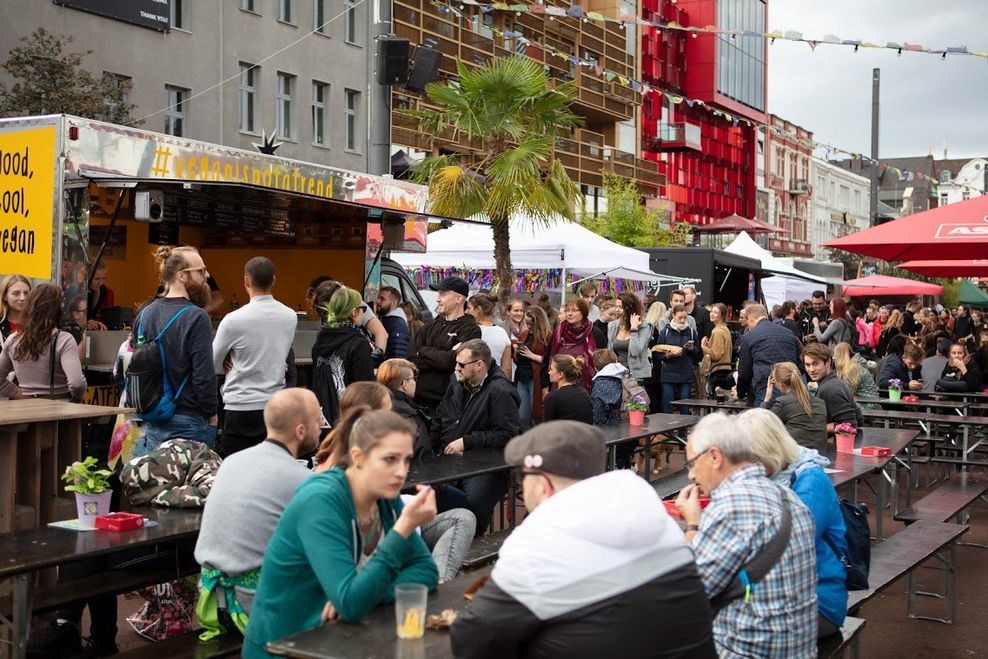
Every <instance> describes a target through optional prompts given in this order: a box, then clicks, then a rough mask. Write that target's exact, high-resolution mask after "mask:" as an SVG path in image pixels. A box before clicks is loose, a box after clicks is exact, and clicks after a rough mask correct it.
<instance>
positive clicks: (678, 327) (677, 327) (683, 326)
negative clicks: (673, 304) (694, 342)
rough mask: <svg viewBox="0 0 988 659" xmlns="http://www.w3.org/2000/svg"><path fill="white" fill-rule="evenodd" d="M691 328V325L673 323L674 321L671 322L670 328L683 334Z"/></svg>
mask: <svg viewBox="0 0 988 659" xmlns="http://www.w3.org/2000/svg"><path fill="white" fill-rule="evenodd" d="M689 326H690V324H689V323H677V322H675V321H672V320H670V321H669V327H671V328H673V329H674V330H676V331H677V332H683V331H685V330H686V328H687V327H689Z"/></svg>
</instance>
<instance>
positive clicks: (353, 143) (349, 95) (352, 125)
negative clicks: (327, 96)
mask: <svg viewBox="0 0 988 659" xmlns="http://www.w3.org/2000/svg"><path fill="white" fill-rule="evenodd" d="M343 96H344V98H345V101H344V105H343V120H344V125H343V129H344V134H343V144H344V148H346V150H347V151H356V150H357V109H358V106H359V105H360V92H355V91H353V90H352V89H347V90H346V91H344V92H343Z"/></svg>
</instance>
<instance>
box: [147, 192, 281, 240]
mask: <svg viewBox="0 0 988 659" xmlns="http://www.w3.org/2000/svg"><path fill="white" fill-rule="evenodd" d="M162 224H173V225H182V226H195V227H203V228H217V229H227V230H233V231H237V232H238V233H240V234H242V235H243V236H247V235H248V234H252V235H263V236H275V237H279V238H288V239H293V238H294V237H295V223H294V222H293V221H292V218H291V217H290V215H289V214H288V211H286V210H283V209H280V208H266V207H260V206H252V205H248V204H239V203H234V202H230V201H221V200H215V199H198V198H195V197H186V196H183V195H174V194H165V195H164V210H163V214H162Z"/></svg>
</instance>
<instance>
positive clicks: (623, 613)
mask: <svg viewBox="0 0 988 659" xmlns="http://www.w3.org/2000/svg"><path fill="white" fill-rule="evenodd" d="M504 458H505V460H506V461H507V462H508V463H509V464H511V465H513V466H515V467H517V468H518V469H519V470H520V472H521V473H520V475H519V479H521V483H522V488H523V489H524V496H525V506H526V507H527V508H528V510H529V515H528V517H527V518H525V521H524V522H523V523H522V524H521V525H520V526H518V527H517V528H515V530H514V531H512V533H511V535H509V536H508V538H507V539H506V540H505V541H504V544H503V545H502V546H501V550H500V553H499V558H498V562H497V565H495V566H494V570H493V572H491V577H490V579H489V580H488V581H487V583H486V584H485V585H484V586H483V587H482V588H481V589H480V590H479V591H477V593H476V594H475V595H474V598H473V601H472V602H471V603H470V606H469V607H468V608H467V609H466V610H464V611H462V612H461V613H460V614H459V616H458V617H457V619H456V622H454V623H453V627H452V629H451V640H452V645H453V655H454V656H456V657H457V658H458V659H473V658H475V657H476V658H478V659H479V658H481V657H612V656H614V657H653V656H659V655H661V656H680V657H687V656H688V657H700V658H704V659H706V658H708V657H709V658H710V659H713V658H714V657H716V656H717V653H716V649H715V647H714V641H713V631H712V620H713V614H712V613H711V609H710V602H709V600H708V599H707V594H706V591H704V589H703V582H702V581H701V580H700V577H699V574H698V572H697V569H696V565H695V563H694V562H693V552H692V551H691V550H690V548H689V546H688V545H687V544H686V540H685V539H684V538H683V533H682V531H680V529H679V527H678V525H677V524H676V523H675V522H674V521H673V520H672V518H670V517H669V515H668V513H666V510H665V507H664V506H663V504H662V502H661V500H660V499H659V497H658V496H657V495H656V494H655V490H653V489H652V487H651V485H649V484H648V483H647V482H646V481H645V480H644V479H641V478H639V477H638V476H636V475H635V474H634V473H633V472H632V471H630V470H627V469H622V470H617V471H609V472H605V471H604V469H605V464H606V460H607V448H606V444H605V442H604V435H603V434H602V433H601V431H600V430H599V429H597V428H596V427H594V426H591V425H587V424H584V423H580V422H578V421H550V422H548V423H543V424H541V425H538V426H536V427H535V428H533V429H532V430H529V431H528V432H526V433H524V434H523V435H520V436H518V437H515V438H514V439H512V440H511V441H510V442H509V443H508V445H507V446H506V447H505V449H504ZM656 639H661V641H660V642H658V643H659V645H656V643H657V641H656Z"/></svg>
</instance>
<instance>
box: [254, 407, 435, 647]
mask: <svg viewBox="0 0 988 659" xmlns="http://www.w3.org/2000/svg"><path fill="white" fill-rule="evenodd" d="M414 436H415V429H414V428H413V427H412V425H411V424H410V423H409V422H408V421H407V420H405V419H403V418H402V417H400V416H398V415H397V414H395V413H394V412H391V411H370V409H369V408H368V407H365V406H360V407H357V408H354V409H352V410H350V411H348V412H347V413H346V414H345V415H344V417H343V420H342V422H341V423H340V425H339V427H338V428H337V429H336V434H335V437H334V442H335V443H334V445H333V448H332V454H331V456H330V460H331V461H332V463H333V464H337V465H340V466H338V467H334V468H333V469H330V470H328V471H326V472H323V473H321V474H315V475H313V476H310V477H309V478H308V479H307V480H305V481H304V482H303V483H302V485H300V486H299V488H298V490H297V491H296V492H295V496H294V497H293V498H292V500H291V502H290V503H289V504H288V507H287V508H286V509H285V512H284V514H283V515H282V517H281V521H280V522H279V523H278V526H277V528H276V529H275V532H274V535H273V536H272V537H271V541H270V542H269V543H268V547H267V550H266V551H265V553H264V563H263V564H262V566H261V581H260V584H259V586H258V588H257V595H256V597H255V598H254V603H253V606H252V608H251V615H250V622H249V623H248V625H247V636H246V638H245V640H244V645H243V656H244V657H246V658H247V659H251V658H253V657H268V656H271V655H269V654H268V653H267V650H266V646H267V644H268V643H269V642H270V641H276V640H279V639H282V638H284V637H286V636H290V635H292V634H295V633H297V632H300V631H303V630H306V629H310V628H312V627H317V626H319V625H320V624H322V623H324V622H327V621H335V620H336V619H338V618H342V619H343V620H345V621H347V622H351V623H356V622H359V621H360V620H361V618H363V617H364V616H365V615H367V614H368V613H369V612H370V611H371V610H372V609H374V607H376V606H378V605H379V604H382V603H386V602H391V601H393V600H394V587H395V584H400V583H420V584H424V585H425V586H427V587H428V588H429V589H430V590H432V589H434V588H435V587H436V584H437V583H438V581H439V575H438V572H437V571H436V564H435V563H434V562H433V560H432V555H431V554H430V552H429V550H428V548H427V547H426V545H425V542H423V541H422V538H421V536H420V535H419V534H418V533H416V532H415V529H416V528H417V527H418V526H420V525H422V524H424V523H426V522H428V521H430V520H431V519H432V518H433V517H435V515H436V498H435V494H434V492H433V491H432V489H431V488H429V487H423V486H420V487H419V491H418V494H416V495H415V497H414V498H413V499H412V500H411V501H410V502H409V503H408V505H406V506H404V507H403V506H402V503H401V501H400V499H399V498H398V495H399V493H400V492H401V489H402V487H404V484H405V477H406V475H407V473H408V465H409V464H410V462H411V459H412V449H413V445H414Z"/></svg>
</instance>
